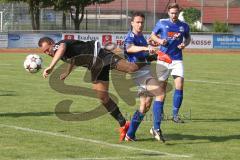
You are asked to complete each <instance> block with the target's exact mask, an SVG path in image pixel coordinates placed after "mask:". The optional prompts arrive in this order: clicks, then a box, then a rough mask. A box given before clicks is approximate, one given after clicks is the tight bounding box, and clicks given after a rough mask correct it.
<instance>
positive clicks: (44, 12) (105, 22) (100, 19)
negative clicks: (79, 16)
mask: <svg viewBox="0 0 240 160" xmlns="http://www.w3.org/2000/svg"><path fill="white" fill-rule="evenodd" d="M170 2H177V3H179V4H180V5H181V6H182V7H183V8H189V7H195V8H197V9H199V10H200V11H201V13H202V16H201V19H200V22H202V24H206V26H207V27H209V25H211V24H212V23H213V20H214V18H215V17H217V18H216V19H215V20H220V21H221V20H224V21H225V22H227V23H229V24H231V25H233V26H234V27H233V29H234V30H238V28H239V23H240V21H238V19H237V18H236V17H239V15H236V14H237V13H238V12H237V11H238V10H240V8H239V6H240V2H239V0H115V1H114V2H112V3H110V4H99V5H93V6H89V7H86V8H85V12H84V13H85V15H84V19H83V21H82V23H81V25H80V30H81V31H113V32H114V31H126V30H128V29H129V22H130V18H131V14H132V12H134V11H141V12H143V13H145V15H146V19H145V31H151V30H152V28H153V26H154V25H155V23H156V21H157V20H158V19H160V18H165V17H167V14H166V13H167V6H168V4H169V3H170ZM0 13H1V16H2V19H1V22H0V23H1V26H2V31H6V32H7V31H16V30H18V31H19V30H21V31H22V30H23V31H24V30H32V26H31V17H30V14H29V7H28V5H27V4H26V3H1V4H0ZM239 13H240V12H239ZM234 15H235V16H234ZM65 22H66V23H65V26H66V27H63V26H64V25H63V12H61V11H55V10H54V9H53V8H43V9H41V13H40V29H41V30H75V28H74V23H73V20H72V19H71V16H70V14H69V13H67V14H66V21H65ZM239 31H240V29H239Z"/></svg>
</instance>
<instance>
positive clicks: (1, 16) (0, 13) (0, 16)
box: [0, 11, 3, 32]
mask: <svg viewBox="0 0 240 160" xmlns="http://www.w3.org/2000/svg"><path fill="white" fill-rule="evenodd" d="M0 18H1V28H0V32H2V31H3V12H2V11H1V12H0Z"/></svg>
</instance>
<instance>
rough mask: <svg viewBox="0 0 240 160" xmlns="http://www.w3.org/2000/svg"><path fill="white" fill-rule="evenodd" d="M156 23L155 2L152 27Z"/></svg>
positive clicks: (154, 2)
mask: <svg viewBox="0 0 240 160" xmlns="http://www.w3.org/2000/svg"><path fill="white" fill-rule="evenodd" d="M155 23H156V0H154V1H153V26H154V25H155Z"/></svg>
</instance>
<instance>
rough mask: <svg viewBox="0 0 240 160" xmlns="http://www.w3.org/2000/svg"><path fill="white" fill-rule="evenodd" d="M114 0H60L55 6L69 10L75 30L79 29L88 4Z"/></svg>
mask: <svg viewBox="0 0 240 160" xmlns="http://www.w3.org/2000/svg"><path fill="white" fill-rule="evenodd" d="M112 1H114V0H68V1H66V0H58V1H57V3H55V5H54V6H55V7H56V8H57V9H58V10H63V11H65V13H66V11H67V10H68V11H69V12H70V15H71V18H72V20H73V22H74V27H75V30H79V28H80V24H81V22H82V20H83V18H84V13H85V8H86V7H87V6H89V5H92V4H105V3H110V2H112Z"/></svg>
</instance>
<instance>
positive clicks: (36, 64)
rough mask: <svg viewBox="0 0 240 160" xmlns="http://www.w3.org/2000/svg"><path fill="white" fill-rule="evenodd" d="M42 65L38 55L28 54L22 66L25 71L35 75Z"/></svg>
mask: <svg viewBox="0 0 240 160" xmlns="http://www.w3.org/2000/svg"><path fill="white" fill-rule="evenodd" d="M42 63H43V60H42V58H41V57H40V56H39V55H37V54H29V55H28V56H27V57H26V59H25V61H24V63H23V66H24V68H25V70H26V71H28V72H30V73H36V72H38V71H39V70H40V69H41V68H42Z"/></svg>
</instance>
